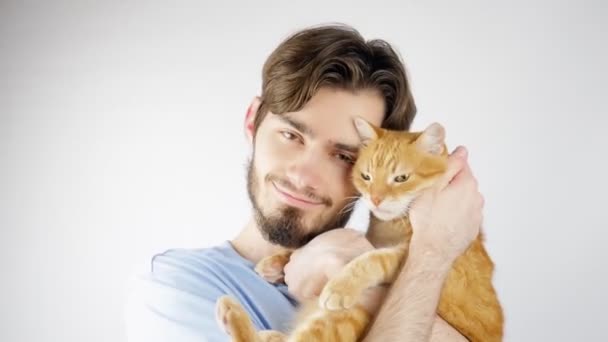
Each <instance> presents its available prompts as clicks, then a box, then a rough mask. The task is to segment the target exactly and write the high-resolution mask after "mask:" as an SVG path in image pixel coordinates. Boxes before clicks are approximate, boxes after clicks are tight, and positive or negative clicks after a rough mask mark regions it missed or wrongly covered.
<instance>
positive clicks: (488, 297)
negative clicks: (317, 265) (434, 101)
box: [217, 119, 504, 342]
mask: <svg viewBox="0 0 608 342" xmlns="http://www.w3.org/2000/svg"><path fill="white" fill-rule="evenodd" d="M355 126H356V128H357V131H358V133H359V135H360V137H361V139H362V143H363V147H362V149H361V151H360V156H359V158H358V160H357V163H356V164H355V165H354V166H353V173H352V176H353V183H354V185H355V187H356V189H357V190H358V191H359V193H361V195H362V199H363V200H364V202H365V203H366V204H367V205H368V206H369V207H370V209H371V212H372V216H371V217H370V227H369V229H368V231H367V233H366V237H367V238H368V240H369V241H370V242H371V243H372V245H374V247H375V249H374V250H372V251H370V252H367V253H364V254H363V255H361V256H359V257H357V258H355V259H354V260H352V261H351V262H350V263H349V264H347V265H346V266H345V267H344V269H343V270H342V271H341V272H340V273H338V274H337V275H335V276H334V277H332V278H331V279H330V280H329V281H328V283H327V284H326V285H325V287H324V288H323V291H322V293H321V295H320V297H319V298H318V300H314V301H311V302H305V303H302V308H301V309H300V310H299V312H298V315H297V318H296V320H295V321H294V322H293V327H294V329H293V330H292V331H291V332H290V334H289V336H286V335H283V334H281V333H278V332H255V331H254V329H253V326H252V324H251V321H250V320H249V317H248V316H247V314H246V313H245V311H244V310H243V308H242V307H241V306H240V305H239V304H238V303H236V302H234V301H233V300H232V299H231V298H230V297H227V296H225V297H222V298H220V300H219V301H218V306H217V310H218V311H217V316H218V319H219V320H220V322H221V325H223V326H224V327H225V329H226V330H227V331H228V333H229V334H230V335H231V336H232V338H233V341H235V342H241V341H254V342H255V341H277V342H278V341H288V342H302V341H328V342H355V341H358V340H359V339H360V338H361V337H362V336H363V334H364V332H365V330H366V328H367V326H368V325H369V322H370V319H371V317H370V315H369V313H368V312H367V311H365V310H364V309H363V306H362V305H361V302H360V299H361V294H362V292H363V291H365V290H366V289H367V288H370V287H373V286H376V285H380V284H390V283H392V281H393V280H394V278H395V277H396V275H397V274H399V271H400V269H401V266H402V265H403V264H404V262H405V260H406V258H407V252H408V247H409V243H410V241H411V238H412V234H413V230H412V226H411V224H410V221H409V218H408V216H407V212H408V210H409V206H410V204H411V202H412V201H413V200H414V199H415V198H416V196H417V195H419V194H420V192H421V191H422V190H424V189H426V188H428V187H430V186H432V185H433V184H434V183H435V182H436V181H437V180H438V179H439V177H441V176H442V174H443V173H444V171H445V169H446V165H447V150H446V148H445V145H444V142H443V141H444V132H443V128H442V127H441V126H439V125H437V124H434V125H431V126H429V128H427V129H426V130H425V131H423V132H417V133H409V132H394V131H387V130H382V129H380V128H377V127H374V126H372V125H370V124H369V123H367V122H365V121H363V120H361V119H357V120H355ZM288 260H289V252H284V253H282V254H280V255H275V256H271V257H268V258H266V259H264V260H262V261H261V262H260V263H259V264H258V266H257V268H256V270H257V271H258V273H260V274H261V275H264V276H265V278H266V279H268V280H271V281H277V280H280V277H279V276H277V274H278V273H280V272H281V270H282V266H283V265H285V264H286V263H287V261H288ZM493 271H494V265H493V262H492V260H491V259H490V257H489V256H488V254H487V252H486V250H485V248H484V246H483V237H482V233H480V234H479V235H478V237H477V238H476V239H475V240H474V241H473V242H472V243H471V245H470V246H469V248H468V249H467V250H466V251H465V252H464V253H463V254H462V255H461V256H460V257H459V258H457V259H456V261H455V262H454V263H453V266H452V269H451V271H450V273H449V274H448V276H447V278H446V281H445V283H444V287H443V290H442V292H441V297H440V301H439V305H438V309H437V312H438V314H439V315H440V316H441V317H442V318H443V319H444V320H445V321H447V322H448V323H449V324H450V325H452V326H453V327H454V328H456V329H457V330H458V331H460V333H461V334H463V335H464V336H465V337H467V338H468V339H469V341H483V342H494V341H502V336H503V324H504V323H503V320H504V317H503V312H502V308H501V305H500V303H499V301H498V298H497V295H496V292H495V290H494V287H493V284H492V275H493Z"/></svg>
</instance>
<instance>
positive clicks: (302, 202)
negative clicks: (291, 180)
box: [271, 182, 323, 209]
mask: <svg viewBox="0 0 608 342" xmlns="http://www.w3.org/2000/svg"><path fill="white" fill-rule="evenodd" d="M271 183H272V186H273V188H274V189H275V190H276V192H277V194H278V195H279V197H280V198H281V200H282V201H283V202H285V203H287V204H289V205H291V206H294V207H298V208H304V209H305V208H312V207H316V206H318V205H321V204H323V202H321V201H312V200H310V199H308V198H305V197H302V196H300V195H297V194H294V193H293V192H290V191H289V190H287V189H285V188H282V187H281V186H280V185H278V184H277V183H275V182H271Z"/></svg>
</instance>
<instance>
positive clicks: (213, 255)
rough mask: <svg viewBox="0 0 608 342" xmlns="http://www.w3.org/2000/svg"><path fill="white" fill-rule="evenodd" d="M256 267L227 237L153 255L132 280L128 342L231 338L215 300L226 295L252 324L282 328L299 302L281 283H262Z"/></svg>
mask: <svg viewBox="0 0 608 342" xmlns="http://www.w3.org/2000/svg"><path fill="white" fill-rule="evenodd" d="M254 266H255V265H254V264H253V263H252V262H250V261H249V260H247V259H244V258H243V257H241V256H240V255H239V254H238V253H237V252H236V251H235V250H234V249H233V247H232V245H231V244H230V243H229V242H227V241H226V242H224V243H223V244H221V245H219V246H217V247H209V248H203V249H171V250H168V251H166V252H164V253H162V254H159V255H156V256H154V258H153V259H152V265H151V267H152V268H151V270H150V272H149V273H147V274H145V275H142V276H138V277H136V278H134V279H133V281H132V282H131V283H130V285H131V286H130V289H129V293H128V297H127V304H126V308H125V319H126V331H127V338H128V341H130V342H135V341H137V342H139V341H141V342H143V341H145V342H190V341H198V342H215V341H229V340H230V339H229V337H228V336H227V334H226V333H225V332H224V331H223V330H222V329H221V328H220V327H219V326H218V324H217V322H216V319H215V303H216V300H217V298H218V297H220V296H222V295H225V294H229V295H232V296H233V297H234V298H235V299H236V300H237V301H239V302H240V303H241V304H242V305H243V307H244V308H245V310H246V311H247V312H248V313H249V315H250V317H251V320H252V322H253V324H254V325H255V327H256V329H258V330H267V329H272V330H279V331H283V332H286V331H287V327H288V324H289V323H290V322H291V320H292V318H293V315H294V314H295V310H296V308H297V305H298V303H297V301H296V300H295V298H293V297H292V296H291V295H290V294H289V293H288V292H287V287H286V286H285V285H274V284H270V283H268V282H266V281H265V280H264V279H262V278H261V277H260V276H258V275H257V273H256V272H255V271H254Z"/></svg>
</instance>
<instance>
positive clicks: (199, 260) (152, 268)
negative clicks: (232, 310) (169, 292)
mask: <svg viewBox="0 0 608 342" xmlns="http://www.w3.org/2000/svg"><path fill="white" fill-rule="evenodd" d="M250 272H253V264H252V263H251V262H250V261H248V260H245V259H243V258H242V257H241V256H240V255H238V254H237V253H236V252H235V251H234V249H232V247H231V245H230V244H229V242H224V243H221V244H219V245H216V246H210V247H204V248H171V249H167V250H164V251H163V252H160V253H157V254H154V255H153V256H152V257H151V259H150V264H149V269H148V270H147V271H146V272H145V273H144V274H143V278H145V279H148V280H154V281H155V282H159V283H162V284H164V285H169V286H174V287H178V288H182V289H184V288H190V289H193V288H197V287H201V286H203V287H206V289H205V290H206V291H209V290H210V289H209V288H208V287H209V286H215V287H218V288H217V290H218V292H225V291H224V290H225V289H223V288H221V287H224V285H225V284H226V278H234V277H239V275H240V274H242V273H250Z"/></svg>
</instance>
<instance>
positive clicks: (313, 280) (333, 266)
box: [284, 228, 373, 301]
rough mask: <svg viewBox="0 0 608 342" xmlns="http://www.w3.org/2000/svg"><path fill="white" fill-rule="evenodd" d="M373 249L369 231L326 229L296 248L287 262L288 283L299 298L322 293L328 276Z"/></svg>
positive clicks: (286, 278)
mask: <svg viewBox="0 0 608 342" xmlns="http://www.w3.org/2000/svg"><path fill="white" fill-rule="evenodd" d="M372 249H373V246H372V244H371V243H370V242H369V241H368V240H367V239H366V238H365V234H364V233H362V232H360V231H357V230H354V229H350V228H340V229H334V230H331V231H328V232H325V233H323V234H321V235H319V236H317V237H315V238H314V239H313V240H311V241H310V242H309V243H308V244H306V246H304V247H302V248H300V249H298V250H296V251H294V252H293V254H292V255H291V258H290V260H289V263H287V265H285V268H284V272H285V279H284V280H285V283H286V284H287V286H288V287H289V292H291V293H292V294H293V295H294V296H295V297H296V298H297V299H298V300H300V301H301V300H304V299H311V298H313V297H315V296H318V295H319V294H320V293H321V290H323V287H324V286H325V284H326V283H327V280H328V279H329V278H330V277H331V276H332V275H334V274H336V273H338V272H339V271H340V270H341V269H342V268H344V266H345V265H346V264H347V263H349V262H350V261H351V260H352V259H354V258H356V257H357V256H359V255H361V254H363V253H365V252H367V251H370V250H372Z"/></svg>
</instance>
